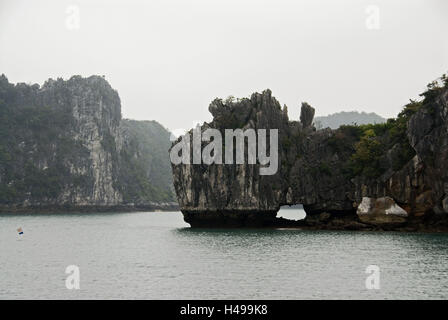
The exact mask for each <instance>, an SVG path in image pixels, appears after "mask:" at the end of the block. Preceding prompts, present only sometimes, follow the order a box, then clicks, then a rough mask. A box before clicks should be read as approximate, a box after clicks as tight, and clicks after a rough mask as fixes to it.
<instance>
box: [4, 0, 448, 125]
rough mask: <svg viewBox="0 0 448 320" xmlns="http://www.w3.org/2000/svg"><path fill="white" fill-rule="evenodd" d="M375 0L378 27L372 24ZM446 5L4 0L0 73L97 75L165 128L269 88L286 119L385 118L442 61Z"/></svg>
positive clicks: (137, 112)
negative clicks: (302, 114)
mask: <svg viewBox="0 0 448 320" xmlns="http://www.w3.org/2000/svg"><path fill="white" fill-rule="evenodd" d="M274 4H275V5H274ZM372 6H373V9H375V8H376V9H377V10H378V12H377V13H378V16H377V17H376V18H377V19H378V21H377V22H378V25H377V26H374V27H373V28H369V25H368V24H369V23H370V22H371V21H370V22H369V19H371V18H372ZM447 6H448V3H446V2H445V1H441V0H432V1H420V0H414V1H408V2H407V4H406V5H405V6H403V5H402V4H401V3H399V2H393V1H344V2H338V3H333V2H331V1H318V2H312V1H301V2H290V1H275V3H274V2H273V1H263V2H259V1H257V2H253V1H246V2H236V1H225V2H224V1H214V2H210V1H206V2H204V1H190V2H184V1H169V2H166V1H151V2H149V3H148V2H141V1H126V2H124V1H108V2H107V3H106V2H103V1H88V2H87V1H60V2H58V3H57V4H56V3H53V2H51V1H41V2H39V3H27V2H24V1H7V0H6V1H2V2H1V4H0V46H1V47H2V51H1V52H0V72H1V73H4V74H5V75H6V76H7V77H8V79H9V81H10V82H13V83H18V82H25V83H39V84H43V83H44V81H45V80H47V79H48V78H53V79H56V78H58V77H62V78H63V79H68V78H70V77H71V76H73V75H82V76H83V77H88V76H90V75H100V76H101V75H104V76H105V78H106V80H107V81H108V82H109V83H110V84H111V86H112V87H113V88H114V89H116V90H117V91H118V93H119V95H120V98H121V101H122V113H123V117H125V118H129V119H136V120H156V121H158V122H159V123H161V124H163V125H164V126H165V127H167V128H168V129H169V130H170V131H175V130H176V129H178V128H191V127H192V126H193V124H194V123H196V122H200V123H202V122H204V121H207V122H208V121H210V120H211V115H210V114H209V112H208V105H209V103H210V102H211V101H212V100H213V99H214V98H216V97H218V98H223V99H225V98H226V97H228V96H230V95H232V96H235V97H238V98H240V97H241V98H242V97H247V96H249V95H251V94H252V93H254V92H262V91H263V90H265V89H267V88H269V89H271V90H272V92H273V96H275V97H276V99H277V100H278V101H279V102H280V103H281V105H283V104H286V105H287V106H288V111H289V116H290V119H298V118H299V111H300V103H301V102H303V101H306V102H308V103H309V104H310V105H312V106H313V107H314V108H315V109H316V116H325V115H329V114H333V113H335V112H340V111H350V110H356V111H359V112H362V111H364V112H368V113H369V112H375V113H376V114H378V115H380V116H382V117H384V118H391V117H395V116H396V115H397V114H398V113H399V111H400V110H401V109H402V107H403V106H404V105H405V104H406V103H407V102H408V101H409V99H417V98H419V97H418V95H419V94H420V93H421V92H423V91H424V90H425V88H426V84H427V83H429V82H431V81H432V80H434V79H436V78H438V77H440V76H441V75H442V74H443V73H444V72H446V71H447V70H448V54H447V52H448V50H447V48H448V40H446V37H444V36H443V33H444V30H447V29H448V28H447V27H448V21H447V20H446V19H445V17H444V15H443V12H446V9H447ZM444 10H445V11H444ZM374 13H375V10H373V14H374ZM254 16H255V17H256V18H253V17H254ZM249 17H250V18H249ZM374 18H375V17H374ZM249 22H250V23H249ZM42 35H45V36H42Z"/></svg>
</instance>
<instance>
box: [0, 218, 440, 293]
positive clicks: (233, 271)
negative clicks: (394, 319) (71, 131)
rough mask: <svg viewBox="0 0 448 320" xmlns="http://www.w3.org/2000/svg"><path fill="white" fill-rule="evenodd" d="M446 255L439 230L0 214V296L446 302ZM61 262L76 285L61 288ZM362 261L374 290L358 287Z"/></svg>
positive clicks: (362, 282)
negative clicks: (193, 225)
mask: <svg viewBox="0 0 448 320" xmlns="http://www.w3.org/2000/svg"><path fill="white" fill-rule="evenodd" d="M281 214H282V215H283V216H294V215H296V216H297V215H298V211H297V210H296V211H294V210H282V211H281ZM302 215H303V213H302ZM18 227H22V228H23V231H24V235H23V236H22V237H19V236H18V234H17V231H16V229H17V228H18ZM447 262H448V234H419V233H391V232H384V233H379V232H335V231H301V230H236V229H235V230H192V229H189V228H188V225H187V224H185V223H184V222H183V219H182V215H181V213H179V212H163V213H158V212H154V213H149V212H148V213H114V214H52V215H1V216H0V268H1V270H0V298H1V299H49V298H56V299H92V298H93V299H112V298H116V299H135V298H139V299H169V298H171V299H318V298H325V299H351V298H354V299H447V298H448V267H447ZM68 265H77V266H79V268H80V286H81V287H80V290H68V289H67V288H66V287H65V279H66V277H67V275H66V274H65V269H66V267H67V266H68ZM368 265H377V266H379V267H380V289H379V290H368V289H366V286H365V280H366V277H367V276H368V274H366V273H365V271H366V267H367V266H368Z"/></svg>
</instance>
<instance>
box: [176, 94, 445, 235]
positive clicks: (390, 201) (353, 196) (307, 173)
mask: <svg viewBox="0 0 448 320" xmlns="http://www.w3.org/2000/svg"><path fill="white" fill-rule="evenodd" d="M447 97H448V86H445V87H437V88H433V89H431V90H429V91H428V93H426V95H425V98H424V100H423V101H422V102H418V103H417V102H412V103H411V104H409V105H408V106H407V107H406V108H405V109H404V111H403V112H402V113H401V114H400V115H399V117H398V118H397V119H391V120H390V121H388V122H387V123H385V124H376V125H365V126H342V127H341V128H339V129H336V130H332V129H329V128H327V129H324V130H317V131H316V129H315V128H314V127H313V126H312V125H311V124H312V120H313V116H314V109H313V108H312V107H310V106H309V105H308V104H306V103H304V104H302V110H301V116H300V121H299V122H298V121H290V120H289V119H288V115H287V108H286V107H284V108H283V110H282V108H281V107H280V104H279V103H278V101H277V100H276V99H275V98H273V97H272V95H271V92H270V91H269V90H266V91H264V92H263V93H261V94H260V93H255V94H253V95H252V96H251V98H250V99H242V100H239V101H237V102H232V101H227V102H223V101H222V100H219V99H217V100H215V101H213V102H212V103H211V104H210V107H209V110H210V112H211V113H212V115H213V121H212V122H211V123H209V124H207V123H206V124H204V125H203V126H202V127H201V130H202V131H204V130H206V129H207V128H215V129H218V130H220V131H221V132H224V130H225V129H234V128H242V129H243V130H246V129H248V128H253V129H259V128H262V129H278V132H279V164H280V165H279V170H278V171H277V173H276V174H274V175H272V176H262V175H260V174H259V169H260V165H259V164H252V165H251V164H243V165H236V164H232V165H229V164H212V165H205V164H179V165H173V166H172V169H173V176H174V187H175V190H176V194H177V197H178V201H179V205H180V207H181V210H182V212H183V214H184V218H185V221H187V222H189V223H190V224H191V225H192V226H228V225H230V226H275V225H285V221H284V220H279V219H276V218H275V216H276V213H277V211H278V210H279V208H280V206H282V205H294V204H303V205H304V209H305V211H306V213H307V218H306V219H305V220H304V221H301V222H295V223H291V225H296V226H302V227H313V228H329V229H378V228H380V229H399V228H401V229H403V228H405V229H408V230H415V229H425V228H426V227H427V228H429V229H431V228H432V229H437V228H442V229H443V228H446V226H447V225H446V217H447V213H448V210H447V209H448V207H447V206H448V197H447V195H448V193H447V192H448V183H447V182H448V180H447V174H446V172H447V171H446V166H447V165H448V161H447V160H448V159H447V155H448V139H447V138H448V137H447V132H448V126H447V125H448V123H447V121H446V120H447V119H446V117H447V114H448V113H447V112H448V109H447ZM190 134H191V132H190ZM246 163H247V162H246ZM361 204H363V205H361ZM404 212H405V213H406V214H403V213H404ZM436 214H438V216H439V217H443V218H440V219H439V218H437V219H434V216H435V215H436ZM286 224H287V223H286Z"/></svg>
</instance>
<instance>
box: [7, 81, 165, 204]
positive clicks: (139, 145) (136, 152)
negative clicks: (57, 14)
mask: <svg viewBox="0 0 448 320" xmlns="http://www.w3.org/2000/svg"><path fill="white" fill-rule="evenodd" d="M0 122H1V126H0V136H1V139H0V140H1V142H0V208H1V210H2V211H11V210H25V211H28V210H32V209H35V210H39V209H42V210H51V209H54V210H59V209H60V208H63V209H74V210H76V209H87V210H89V209H95V208H97V209H98V210H102V209H109V208H113V207H121V208H124V207H126V206H128V207H142V208H143V207H146V208H151V207H160V206H164V205H168V204H169V203H170V202H172V193H171V181H170V180H166V178H164V179H160V175H164V176H168V177H169V176H170V167H169V163H168V161H169V158H168V157H167V156H165V157H164V158H163V159H161V158H157V157H153V156H150V155H149V153H150V152H149V149H154V150H157V152H158V153H160V154H163V155H166V150H167V149H168V148H169V145H170V142H169V133H168V132H167V131H166V130H165V129H164V128H163V127H161V126H160V125H158V124H157V123H155V122H137V121H130V120H124V119H122V117H121V103H120V98H119V96H118V93H117V92H116V91H115V90H114V89H112V87H111V86H110V85H109V84H108V83H107V81H106V80H104V78H102V77H98V76H92V77H89V78H82V77H80V76H74V77H72V78H70V79H69V80H67V81H64V80H62V79H58V80H51V79H50V80H48V81H47V82H45V84H44V85H43V86H42V87H40V86H39V85H33V86H30V85H26V84H17V85H13V84H10V83H9V82H8V80H7V79H6V77H5V76H2V77H1V78H0ZM161 149H164V150H161Z"/></svg>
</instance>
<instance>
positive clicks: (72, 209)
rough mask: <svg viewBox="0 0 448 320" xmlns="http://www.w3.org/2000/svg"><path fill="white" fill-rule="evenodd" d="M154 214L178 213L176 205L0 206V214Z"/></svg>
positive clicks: (178, 209)
mask: <svg viewBox="0 0 448 320" xmlns="http://www.w3.org/2000/svg"><path fill="white" fill-rule="evenodd" d="M142 211H149V212H156V211H180V208H179V206H178V205H177V203H167V204H151V205H115V206H105V205H87V206H73V205H45V206H26V207H25V206H0V213H10V214H14V213H25V214H26V213H44V214H46V213H99V212H104V213H107V212H111V213H113V212H142Z"/></svg>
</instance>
